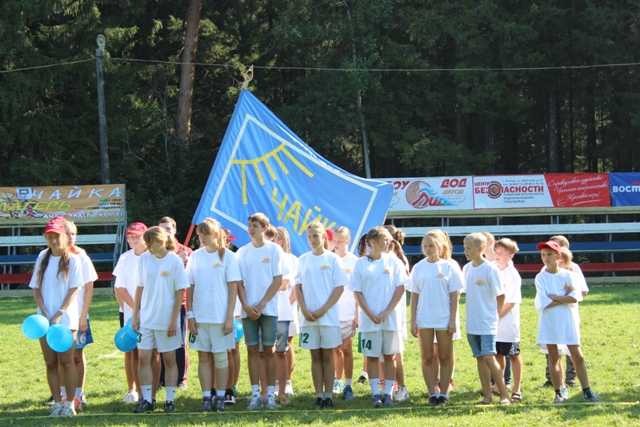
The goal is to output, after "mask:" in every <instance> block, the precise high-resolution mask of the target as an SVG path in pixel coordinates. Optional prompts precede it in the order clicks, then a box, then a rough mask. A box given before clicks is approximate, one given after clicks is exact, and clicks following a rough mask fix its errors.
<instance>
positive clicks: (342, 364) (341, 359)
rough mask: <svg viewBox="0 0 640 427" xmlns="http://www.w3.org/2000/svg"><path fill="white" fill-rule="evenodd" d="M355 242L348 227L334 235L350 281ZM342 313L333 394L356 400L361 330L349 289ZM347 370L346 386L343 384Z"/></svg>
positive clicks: (335, 247) (341, 305) (344, 294)
mask: <svg viewBox="0 0 640 427" xmlns="http://www.w3.org/2000/svg"><path fill="white" fill-rule="evenodd" d="M350 241H351V232H350V231H349V229H348V228H347V227H344V226H340V227H338V228H336V229H335V230H334V232H333V250H334V252H335V253H336V254H337V255H338V256H339V257H340V259H341V260H342V264H343V265H344V271H345V273H346V274H347V281H349V280H350V279H351V272H352V271H353V268H354V267H355V265H356V261H357V260H358V257H357V256H355V255H354V254H353V253H352V252H349V251H348V246H349V242H350ZM338 309H339V311H340V334H341V335H342V345H339V346H338V347H336V348H335V350H334V352H333V363H334V365H335V367H336V380H335V381H334V384H333V393H334V394H335V393H340V392H342V397H343V398H344V399H345V400H353V399H355V396H354V394H353V388H352V384H353V379H352V377H353V336H354V334H355V331H356V328H357V327H358V303H357V302H356V297H355V295H354V294H353V291H350V290H349V289H345V290H344V292H342V295H341V296H340V300H339V301H338ZM343 371H344V376H345V383H344V384H343V383H342V373H343Z"/></svg>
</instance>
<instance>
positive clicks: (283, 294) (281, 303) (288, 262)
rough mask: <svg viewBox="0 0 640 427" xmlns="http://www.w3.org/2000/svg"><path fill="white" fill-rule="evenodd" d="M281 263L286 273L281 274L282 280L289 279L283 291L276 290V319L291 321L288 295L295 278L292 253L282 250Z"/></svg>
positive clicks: (291, 311) (291, 310)
mask: <svg viewBox="0 0 640 427" xmlns="http://www.w3.org/2000/svg"><path fill="white" fill-rule="evenodd" d="M282 264H283V266H285V267H286V270H287V271H288V273H287V274H286V275H283V276H282V280H285V279H286V280H289V286H287V289H285V290H284V291H278V294H277V296H278V320H279V321H280V320H281V321H287V322H293V321H294V317H293V307H292V305H291V302H289V296H290V295H291V292H293V281H294V280H295V278H296V274H297V268H296V264H297V261H296V259H295V258H294V256H293V255H291V254H288V253H286V252H284V251H283V252H282Z"/></svg>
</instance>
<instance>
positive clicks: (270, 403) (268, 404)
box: [264, 394, 278, 409]
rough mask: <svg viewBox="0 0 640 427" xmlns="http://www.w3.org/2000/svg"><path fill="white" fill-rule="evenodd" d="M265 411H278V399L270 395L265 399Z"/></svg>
mask: <svg viewBox="0 0 640 427" xmlns="http://www.w3.org/2000/svg"><path fill="white" fill-rule="evenodd" d="M264 409H278V406H277V405H276V398H275V397H274V396H272V395H270V394H269V395H267V397H265V398H264Z"/></svg>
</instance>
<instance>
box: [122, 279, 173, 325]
mask: <svg viewBox="0 0 640 427" xmlns="http://www.w3.org/2000/svg"><path fill="white" fill-rule="evenodd" d="M143 290H144V288H143V287H142V286H138V287H136V298H135V302H134V304H133V314H132V315H131V329H133V330H134V331H136V332H138V331H139V330H140V302H141V301H142V291H143ZM180 299H182V298H180Z"/></svg>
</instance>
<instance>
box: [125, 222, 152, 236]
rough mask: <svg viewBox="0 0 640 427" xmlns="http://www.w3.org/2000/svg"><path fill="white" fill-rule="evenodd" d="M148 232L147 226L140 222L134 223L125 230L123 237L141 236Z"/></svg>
mask: <svg viewBox="0 0 640 427" xmlns="http://www.w3.org/2000/svg"><path fill="white" fill-rule="evenodd" d="M147 230H148V228H147V226H146V225H144V224H143V223H141V222H134V223H133V224H131V225H130V226H129V229H128V230H127V232H126V233H124V235H125V236H128V235H129V234H136V235H141V234H144V233H146V232H147Z"/></svg>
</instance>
